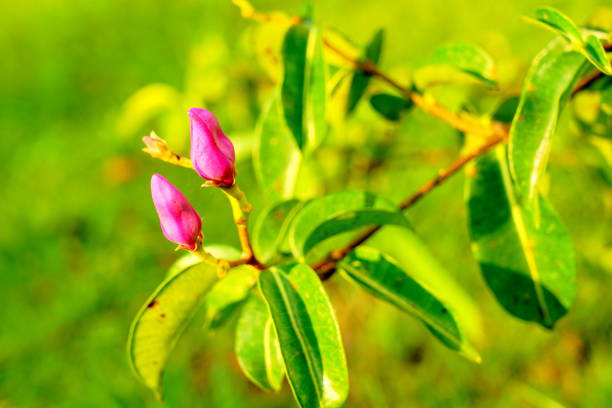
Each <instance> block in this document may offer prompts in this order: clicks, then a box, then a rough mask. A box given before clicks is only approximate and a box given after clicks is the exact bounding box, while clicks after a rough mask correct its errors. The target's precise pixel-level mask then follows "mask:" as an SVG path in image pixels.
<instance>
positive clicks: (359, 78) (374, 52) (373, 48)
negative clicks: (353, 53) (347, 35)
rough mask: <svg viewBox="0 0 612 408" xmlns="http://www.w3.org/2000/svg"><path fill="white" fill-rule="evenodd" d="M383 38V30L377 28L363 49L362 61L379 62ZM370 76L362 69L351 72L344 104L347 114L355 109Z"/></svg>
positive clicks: (368, 82)
mask: <svg viewBox="0 0 612 408" xmlns="http://www.w3.org/2000/svg"><path fill="white" fill-rule="evenodd" d="M384 39H385V32H384V30H382V29H381V30H378V31H377V32H376V34H374V36H373V37H372V39H371V40H370V42H369V43H368V45H367V47H366V49H365V52H364V57H363V60H364V61H370V62H371V63H373V64H378V63H379V61H380V56H381V54H382V48H383V44H384ZM371 78H372V75H371V74H368V73H366V72H363V71H362V70H357V71H355V73H354V74H353V78H352V79H351V85H350V88H349V96H348V102H347V105H346V110H347V114H350V113H351V112H353V111H354V110H355V108H356V107H357V104H358V103H359V100H360V99H361V97H362V96H363V94H364V93H365V91H366V89H367V88H368V85H369V84H370V79H371Z"/></svg>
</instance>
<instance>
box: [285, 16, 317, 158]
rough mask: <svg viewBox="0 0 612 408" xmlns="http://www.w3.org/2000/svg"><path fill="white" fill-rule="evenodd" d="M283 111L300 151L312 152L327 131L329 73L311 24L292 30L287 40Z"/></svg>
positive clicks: (300, 25)
mask: <svg viewBox="0 0 612 408" xmlns="http://www.w3.org/2000/svg"><path fill="white" fill-rule="evenodd" d="M282 57H283V67H284V75H283V83H282V87H281V100H282V108H283V114H284V117H285V120H286V122H287V126H288V128H289V130H290V131H291V134H292V135H293V137H294V138H295V141H296V144H297V146H298V148H299V149H300V150H306V151H309V150H312V149H314V148H315V147H316V146H318V144H319V143H320V142H321V140H322V139H323V137H324V134H325V131H326V124H325V104H326V97H327V95H326V88H325V87H326V83H325V81H326V79H325V77H326V72H325V62H324V60H323V48H322V45H321V35H320V33H319V30H318V29H317V28H316V27H314V26H312V25H311V24H308V23H299V24H295V25H293V26H291V27H290V28H289V30H287V33H286V34H285V38H284V40H283V47H282Z"/></svg>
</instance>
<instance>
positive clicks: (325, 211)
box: [289, 191, 409, 259]
mask: <svg viewBox="0 0 612 408" xmlns="http://www.w3.org/2000/svg"><path fill="white" fill-rule="evenodd" d="M384 224H393V225H402V226H408V225H409V224H408V221H407V220H406V218H405V217H404V215H403V214H402V213H401V212H399V211H397V209H396V208H395V206H394V205H393V204H391V203H390V202H389V201H387V200H385V199H383V198H381V197H377V196H376V195H374V194H371V193H368V192H360V191H344V192H340V193H334V194H329V195H327V196H324V197H320V198H317V199H315V200H312V201H311V202H309V203H308V204H306V205H305V206H304V207H303V208H302V209H301V210H300V211H299V212H298V213H297V214H296V215H295V217H294V219H293V223H292V224H291V230H290V232H289V242H290V244H291V249H292V252H293V254H294V255H295V256H296V257H297V258H298V259H304V257H305V256H306V254H307V253H308V252H309V251H310V250H311V249H313V248H314V247H315V246H316V245H317V244H319V243H321V242H322V241H324V240H326V239H328V238H330V237H332V236H334V235H338V234H341V233H343V232H347V231H351V230H354V229H356V228H360V227H364V226H368V225H384Z"/></svg>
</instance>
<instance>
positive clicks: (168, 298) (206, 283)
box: [128, 263, 217, 399]
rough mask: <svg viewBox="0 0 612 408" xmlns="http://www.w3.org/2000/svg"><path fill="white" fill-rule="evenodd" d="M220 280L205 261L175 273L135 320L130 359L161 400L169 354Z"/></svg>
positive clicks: (130, 342) (137, 371)
mask: <svg viewBox="0 0 612 408" xmlns="http://www.w3.org/2000/svg"><path fill="white" fill-rule="evenodd" d="M216 282H217V271H216V268H215V267H214V266H211V265H209V264H205V263H197V264H195V265H191V266H188V267H186V269H184V270H182V271H178V272H175V273H174V274H173V275H172V276H170V277H168V278H166V280H164V282H162V284H161V285H160V286H159V287H158V288H157V289H156V290H155V292H153V295H151V297H150V298H149V299H148V300H147V302H146V303H145V304H144V306H143V307H142V309H141V310H140V312H138V315H136V318H135V319H134V322H133V323H132V328H131V330H130V336H129V339H128V359H129V361H130V364H131V366H132V369H133V371H134V373H135V374H136V376H137V377H138V378H139V379H140V380H141V381H142V382H143V383H144V384H145V385H146V386H147V387H149V388H151V389H152V390H153V391H154V392H155V394H156V395H157V397H158V398H160V399H161V388H162V384H161V381H162V374H163V370H164V367H165V365H166V362H167V360H168V357H169V356H170V353H171V352H172V349H173V348H174V345H175V344H176V342H177V340H178V339H179V337H180V335H181V334H182V332H183V330H184V329H185V327H186V326H187V324H188V323H189V321H190V320H191V318H192V317H193V315H194V313H195V312H196V310H197V308H198V306H200V304H201V302H202V299H203V297H204V296H205V295H206V293H207V292H208V291H209V290H210V288H211V287H212V286H213V285H214V284H215V283H216Z"/></svg>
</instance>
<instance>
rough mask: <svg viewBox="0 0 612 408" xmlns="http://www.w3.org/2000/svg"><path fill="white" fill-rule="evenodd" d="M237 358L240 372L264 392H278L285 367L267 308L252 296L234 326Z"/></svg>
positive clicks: (260, 300) (261, 300) (262, 302)
mask: <svg viewBox="0 0 612 408" xmlns="http://www.w3.org/2000/svg"><path fill="white" fill-rule="evenodd" d="M236 357H237V358H238V364H239V365H240V368H242V372H244V374H245V375H246V376H247V378H248V379H249V380H251V381H252V382H253V383H254V384H256V385H257V386H259V387H260V388H262V389H264V390H267V391H278V390H280V388H281V386H282V382H283V377H284V375H285V367H284V365H283V359H282V355H281V351H280V345H279V344H278V337H277V336H276V331H275V330H274V323H273V322H272V316H270V312H269V311H268V306H267V305H266V302H265V301H264V300H263V298H262V297H261V296H260V295H259V294H255V293H252V294H251V296H249V298H248V300H247V301H246V304H245V305H244V307H243V308H242V312H241V314H240V319H238V325H237V326H236Z"/></svg>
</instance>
